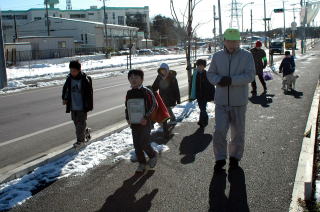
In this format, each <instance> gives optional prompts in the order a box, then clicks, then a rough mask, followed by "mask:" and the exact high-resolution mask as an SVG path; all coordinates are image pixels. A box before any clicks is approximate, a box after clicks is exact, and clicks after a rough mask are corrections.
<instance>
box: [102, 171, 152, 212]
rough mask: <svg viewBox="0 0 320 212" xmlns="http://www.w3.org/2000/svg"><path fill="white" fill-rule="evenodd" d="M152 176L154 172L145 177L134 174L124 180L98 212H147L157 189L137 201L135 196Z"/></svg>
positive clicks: (149, 172)
mask: <svg viewBox="0 0 320 212" xmlns="http://www.w3.org/2000/svg"><path fill="white" fill-rule="evenodd" d="M153 174H154V171H148V172H147V173H146V174H145V175H142V174H135V175H134V176H132V177H131V178H129V179H127V180H125V181H124V182H123V185H122V187H121V188H118V189H117V190H116V191H115V192H114V193H113V194H112V195H110V196H109V197H108V198H107V199H106V202H105V203H104V205H103V206H102V208H101V209H100V210H99V211H98V212H106V211H108V212H113V211H117V212H118V211H139V212H144V211H149V210H150V208H151V205H152V204H151V202H152V200H153V199H154V197H155V196H156V195H157V193H158V189H154V190H153V191H152V192H151V193H149V194H145V195H144V196H143V197H142V198H140V199H139V200H137V198H136V197H135V195H136V193H137V192H138V191H139V190H140V189H141V188H142V186H143V185H144V184H145V183H146V181H147V180H148V179H149V178H150V177H151V176H152V175H153Z"/></svg>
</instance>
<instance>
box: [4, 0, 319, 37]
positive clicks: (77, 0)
mask: <svg viewBox="0 0 320 212" xmlns="http://www.w3.org/2000/svg"><path fill="white" fill-rule="evenodd" d="M71 1H72V8H73V9H87V8H89V7H90V6H91V5H96V6H98V7H100V6H102V2H101V1H99V0H71ZM174 1H175V5H176V9H177V11H178V12H180V11H181V12H182V11H184V8H185V6H186V3H187V0H174ZM252 1H253V2H254V4H253V5H248V6H246V7H245V8H244V16H243V17H244V29H249V28H250V9H253V19H254V20H253V29H254V30H264V25H263V21H262V18H263V0H238V2H239V3H242V5H244V4H246V3H248V2H252ZM43 2H44V1H43V0H28V1H25V0H0V8H1V10H10V9H11V10H19V9H29V8H41V7H44V5H43ZM106 2H107V5H108V6H113V7H143V6H149V7H150V16H151V17H153V16H155V15H156V14H162V15H165V16H168V17H171V14H170V7H169V2H170V1H169V0H161V4H159V2H160V1H159V0H108V1H106ZM266 2H267V17H270V15H271V18H272V21H271V28H278V27H282V26H283V14H274V13H272V10H273V9H275V8H282V1H281V0H266ZM299 2H300V0H286V1H285V5H286V6H285V7H286V8H287V9H291V8H293V7H298V6H299V5H296V6H293V5H292V4H294V3H299ZM230 3H231V0H221V4H222V6H221V7H222V23H223V29H225V28H227V27H228V26H229V22H230V17H229V16H230V5H229V4H230ZM213 4H217V0H202V2H201V3H200V4H199V5H198V7H197V8H196V10H195V14H194V23H200V24H201V26H200V27H199V29H198V31H197V34H198V35H199V36H201V37H211V36H212V29H213V9H212V8H213ZM65 5H66V4H65V0H60V3H59V4H58V5H57V7H58V8H61V9H65V7H66V6H65ZM296 16H297V22H299V18H298V17H299V13H298V12H296ZM292 21H293V12H292V10H291V11H287V12H286V26H287V27H289V26H290V23H291V22H292ZM239 22H240V28H241V18H240V19H239ZM316 23H318V24H320V21H319V15H318V17H317V19H316Z"/></svg>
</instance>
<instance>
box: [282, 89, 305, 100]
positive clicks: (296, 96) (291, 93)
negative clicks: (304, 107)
mask: <svg viewBox="0 0 320 212" xmlns="http://www.w3.org/2000/svg"><path fill="white" fill-rule="evenodd" d="M283 93H284V95H290V96H294V98H296V99H301V98H302V96H303V92H300V91H296V90H294V89H292V91H283Z"/></svg>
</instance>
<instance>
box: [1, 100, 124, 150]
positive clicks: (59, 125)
mask: <svg viewBox="0 0 320 212" xmlns="http://www.w3.org/2000/svg"><path fill="white" fill-rule="evenodd" d="M121 107H124V104H122V105H118V106H115V107H111V108H109V109H106V110H102V111H99V112H97V113H93V114H90V115H89V116H88V117H94V116H98V115H100V114H103V113H106V112H109V111H112V110H115V109H118V108H121ZM68 124H72V121H67V122H63V123H61V124H58V125H55V126H52V127H48V128H45V129H42V130H39V131H36V132H33V133H30V134H27V135H24V136H20V137H18V138H14V139H11V140H9V141H5V142H2V143H0V147H2V146H6V145H8V144H12V143H15V142H18V141H21V140H23V139H26V138H30V137H32V136H35V135H39V134H41V133H45V132H48V131H50V130H54V129H57V128H59V127H63V126H66V125H68Z"/></svg>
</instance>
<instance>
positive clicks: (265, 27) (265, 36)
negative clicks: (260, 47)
mask: <svg viewBox="0 0 320 212" xmlns="http://www.w3.org/2000/svg"><path fill="white" fill-rule="evenodd" d="M263 2H264V19H263V20H264V46H265V47H266V46H267V17H266V16H267V8H266V0H263Z"/></svg>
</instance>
